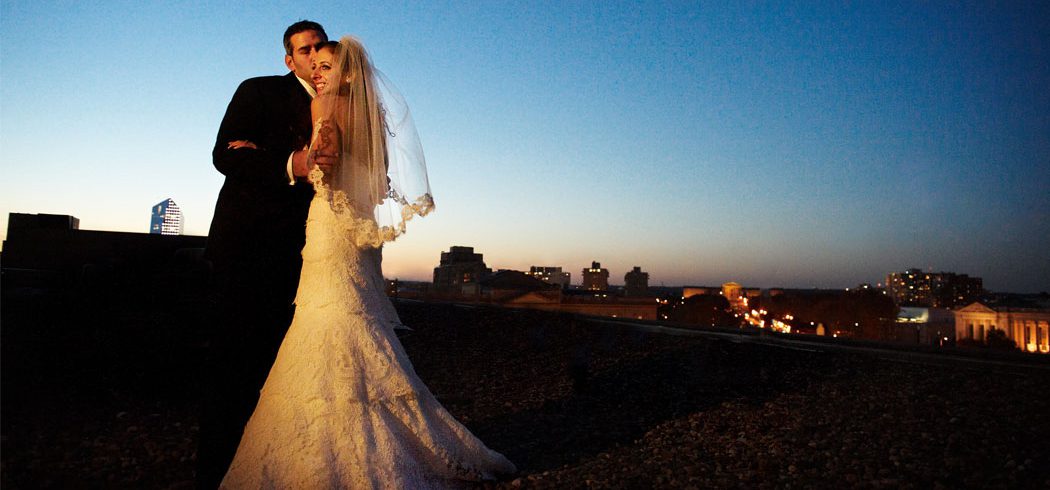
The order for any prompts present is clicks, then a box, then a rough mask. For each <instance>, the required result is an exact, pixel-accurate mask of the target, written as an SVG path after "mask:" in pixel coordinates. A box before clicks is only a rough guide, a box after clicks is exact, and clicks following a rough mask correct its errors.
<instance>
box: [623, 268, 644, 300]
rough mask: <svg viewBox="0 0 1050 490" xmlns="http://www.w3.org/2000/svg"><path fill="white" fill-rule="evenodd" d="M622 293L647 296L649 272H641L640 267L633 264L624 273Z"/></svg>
mask: <svg viewBox="0 0 1050 490" xmlns="http://www.w3.org/2000/svg"><path fill="white" fill-rule="evenodd" d="M623 282H624V294H625V295H626V296H634V297H638V296H648V295H649V273H648V272H642V268H641V267H638V266H635V267H634V268H633V269H631V271H630V272H628V273H627V274H624V276H623Z"/></svg>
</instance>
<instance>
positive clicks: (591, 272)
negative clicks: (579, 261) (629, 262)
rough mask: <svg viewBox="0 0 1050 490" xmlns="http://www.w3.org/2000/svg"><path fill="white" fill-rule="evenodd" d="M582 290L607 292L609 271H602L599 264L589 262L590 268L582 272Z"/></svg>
mask: <svg viewBox="0 0 1050 490" xmlns="http://www.w3.org/2000/svg"><path fill="white" fill-rule="evenodd" d="M583 289H586V290H588V291H607V290H608V289H609V269H603V268H602V264H601V263H599V262H591V267H590V268H589V269H584V270H583Z"/></svg>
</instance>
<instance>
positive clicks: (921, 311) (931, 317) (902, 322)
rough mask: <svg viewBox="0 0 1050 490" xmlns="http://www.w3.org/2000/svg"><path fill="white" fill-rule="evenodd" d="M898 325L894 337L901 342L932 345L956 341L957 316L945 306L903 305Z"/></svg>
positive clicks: (899, 313)
mask: <svg viewBox="0 0 1050 490" xmlns="http://www.w3.org/2000/svg"><path fill="white" fill-rule="evenodd" d="M896 326H897V328H896V330H895V331H894V332H893V334H894V338H895V339H896V340H898V341H901V342H906V343H909V344H925V345H932V346H945V345H951V344H953V343H954V342H955V316H954V315H953V314H952V312H951V311H949V310H946V309H944V308H927V307H924V306H902V307H900V311H898V312H897V321H896Z"/></svg>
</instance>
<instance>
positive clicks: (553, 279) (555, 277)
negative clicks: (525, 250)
mask: <svg viewBox="0 0 1050 490" xmlns="http://www.w3.org/2000/svg"><path fill="white" fill-rule="evenodd" d="M526 274H528V275H530V276H532V277H535V278H536V279H539V280H541V281H543V282H546V283H550V284H557V285H559V286H561V288H562V289H568V288H569V284H570V283H571V280H572V274H569V273H568V272H562V270H561V267H548V266H537V265H534V266H531V267H529V272H526Z"/></svg>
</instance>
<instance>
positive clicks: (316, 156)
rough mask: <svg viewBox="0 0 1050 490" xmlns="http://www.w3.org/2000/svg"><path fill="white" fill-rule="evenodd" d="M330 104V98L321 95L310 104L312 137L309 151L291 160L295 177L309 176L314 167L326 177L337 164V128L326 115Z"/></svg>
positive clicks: (338, 144)
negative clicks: (312, 126) (312, 124)
mask: <svg viewBox="0 0 1050 490" xmlns="http://www.w3.org/2000/svg"><path fill="white" fill-rule="evenodd" d="M331 103H332V101H331V99H330V98H328V97H323V95H322V97H318V98H315V99H314V101H313V102H312V103H311V104H310V114H311V120H313V122H314V136H313V140H312V141H311V142H310V150H309V151H308V152H304V154H303V155H302V157H299V156H300V155H298V154H296V155H294V156H293V158H292V168H293V171H294V172H295V174H296V175H309V174H310V169H312V168H314V167H319V168H320V170H321V171H322V172H324V174H325V175H328V174H330V173H331V172H332V170H333V169H334V168H335V167H336V166H337V165H338V163H339V153H340V151H339V150H340V143H339V126H338V125H337V124H336V123H335V122H333V121H332V118H331V116H330V115H329V114H327V112H328V105H329V104H331Z"/></svg>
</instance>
